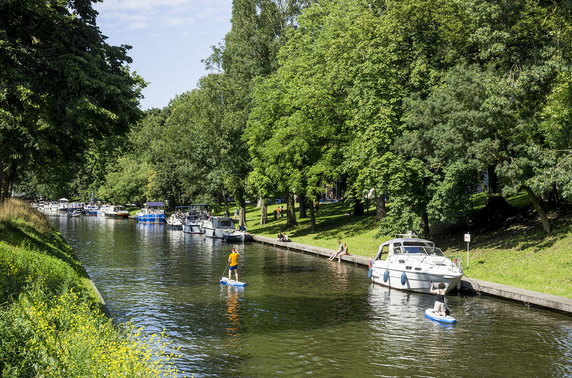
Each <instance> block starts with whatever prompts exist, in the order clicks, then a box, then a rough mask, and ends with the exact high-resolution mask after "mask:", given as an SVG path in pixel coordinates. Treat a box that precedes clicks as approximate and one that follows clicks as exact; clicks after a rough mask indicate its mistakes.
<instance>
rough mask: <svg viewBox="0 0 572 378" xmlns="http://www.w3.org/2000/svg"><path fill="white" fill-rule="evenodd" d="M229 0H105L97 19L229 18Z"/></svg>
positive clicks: (160, 23)
mask: <svg viewBox="0 0 572 378" xmlns="http://www.w3.org/2000/svg"><path fill="white" fill-rule="evenodd" d="M229 1H230V0H209V1H205V0H105V1H104V2H103V3H95V5H94V7H95V9H96V10H98V11H99V13H100V17H99V20H100V21H103V22H105V24H111V25H114V27H117V28H126V27H127V28H129V29H144V28H151V27H155V28H170V27H177V26H181V25H186V24H192V23H195V22H197V21H199V20H205V19H216V20H217V21H220V20H225V19H226V20H228V19H229V18H230V12H229V9H230V7H231V6H230V4H229Z"/></svg>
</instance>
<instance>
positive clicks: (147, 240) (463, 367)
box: [51, 217, 572, 377]
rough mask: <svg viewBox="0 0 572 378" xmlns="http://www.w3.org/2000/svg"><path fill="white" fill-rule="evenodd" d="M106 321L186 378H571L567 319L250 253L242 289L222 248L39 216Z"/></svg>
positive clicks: (341, 266)
mask: <svg viewBox="0 0 572 378" xmlns="http://www.w3.org/2000/svg"><path fill="white" fill-rule="evenodd" d="M51 219H52V220H53V222H54V224H55V225H56V227H57V228H58V229H59V230H60V231H61V233H62V234H63V235H64V237H65V238H66V239H67V240H68V241H69V242H70V243H71V244H72V245H73V247H74V248H75V250H76V253H77V254H78V256H79V258H80V259H81V261H82V262H83V264H84V266H85V267H86V269H87V271H88V273H89V275H90V276H91V278H92V280H93V281H94V282H95V284H96V285H97V287H98V288H99V290H100V292H101V293H102V295H103V296H104V298H105V300H106V302H107V304H108V306H109V309H110V310H111V313H112V315H113V316H114V317H115V318H116V319H117V320H118V321H120V322H127V321H132V322H133V323H134V324H135V325H136V326H144V327H145V332H148V333H156V332H160V331H162V330H165V332H166V333H167V334H168V335H169V339H170V340H171V341H172V342H173V344H172V345H173V346H176V347H179V348H180V350H179V353H180V357H178V358H177V359H176V364H177V367H178V369H179V370H180V371H181V372H182V373H183V375H186V376H193V375H194V376H195V377H209V376H213V377H214V376H217V377H219V376H288V377H290V376H303V375H313V376H324V377H344V376H345V377H365V376H464V377H468V376H542V377H547V376H571V375H572V317H571V316H569V315H567V314H563V313H558V312H553V311H548V310H544V309H539V308H529V307H527V306H525V305H524V304H522V303H517V302H511V301H505V300H500V299H496V298H493V297H489V296H460V295H451V296H449V297H448V307H449V308H450V309H451V311H452V315H453V316H455V317H456V318H457V319H458V323H457V324H456V325H453V326H444V325H440V324H438V323H435V322H433V321H431V320H429V319H426V318H425V317H424V316H423V312H424V310H425V309H426V308H428V307H432V305H433V301H434V298H433V297H432V296H430V295H424V294H415V293H406V292H402V291H398V290H389V289H387V288H383V287H380V286H372V285H371V284H370V282H369V280H368V279H367V271H366V269H365V268H363V267H358V266H354V265H352V264H347V263H338V262H337V261H336V262H331V261H327V260H326V259H324V258H319V257H316V256H313V255H308V254H303V253H298V252H287V251H286V250H283V249H278V248H274V247H269V246H265V245H260V244H257V243H250V244H245V245H243V246H242V245H240V246H238V248H239V250H240V253H241V258H240V265H239V266H240V269H239V274H240V279H241V280H244V281H246V282H247V286H246V288H243V289H242V288H233V287H226V286H222V285H220V284H219V283H218V281H219V279H220V277H221V275H222V274H223V272H225V267H226V264H227V256H228V254H229V252H230V248H232V245H230V244H226V243H224V242H221V241H218V240H212V239H205V238H204V237H203V236H200V235H189V234H184V233H183V232H181V231H174V230H169V229H168V228H167V227H166V226H164V225H143V224H137V223H135V222H133V221H131V220H113V219H102V218H100V217H53V218H51Z"/></svg>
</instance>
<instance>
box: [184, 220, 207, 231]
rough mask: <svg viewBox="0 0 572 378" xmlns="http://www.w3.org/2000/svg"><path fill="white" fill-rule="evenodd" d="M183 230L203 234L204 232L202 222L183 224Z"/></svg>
mask: <svg viewBox="0 0 572 378" xmlns="http://www.w3.org/2000/svg"><path fill="white" fill-rule="evenodd" d="M183 232H186V233H187V234H204V233H205V231H204V230H203V228H202V222H200V223H199V222H196V223H187V224H183Z"/></svg>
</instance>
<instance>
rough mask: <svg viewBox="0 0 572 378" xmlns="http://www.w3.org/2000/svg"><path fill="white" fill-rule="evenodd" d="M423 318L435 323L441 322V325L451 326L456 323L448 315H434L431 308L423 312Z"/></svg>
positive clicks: (455, 320)
mask: <svg viewBox="0 0 572 378" xmlns="http://www.w3.org/2000/svg"><path fill="white" fill-rule="evenodd" d="M425 316H426V317H428V318H429V319H431V320H435V321H436V322H441V323H448V324H452V323H456V322H457V319H455V318H454V317H452V316H449V315H447V316H441V315H439V314H436V313H435V312H434V311H433V309H432V308H428V309H427V310H425Z"/></svg>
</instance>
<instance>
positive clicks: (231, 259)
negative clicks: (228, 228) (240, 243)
mask: <svg viewBox="0 0 572 378" xmlns="http://www.w3.org/2000/svg"><path fill="white" fill-rule="evenodd" d="M239 256H240V253H238V251H237V250H236V248H233V249H232V250H231V251H230V255H228V279H229V280H230V279H231V278H230V276H231V274H232V271H233V270H234V279H235V280H236V281H238V257H239Z"/></svg>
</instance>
